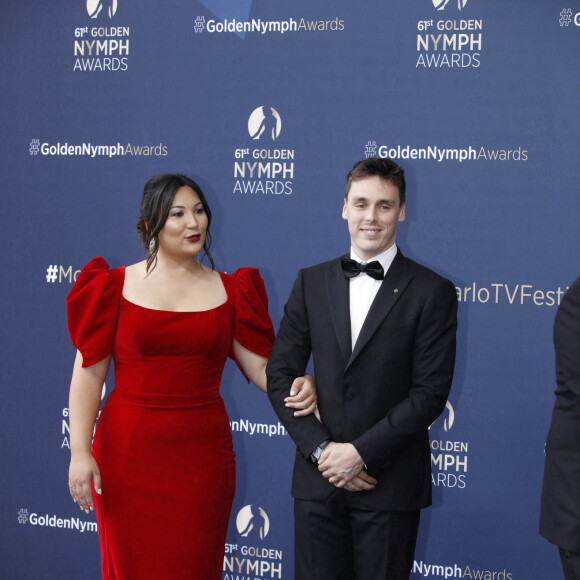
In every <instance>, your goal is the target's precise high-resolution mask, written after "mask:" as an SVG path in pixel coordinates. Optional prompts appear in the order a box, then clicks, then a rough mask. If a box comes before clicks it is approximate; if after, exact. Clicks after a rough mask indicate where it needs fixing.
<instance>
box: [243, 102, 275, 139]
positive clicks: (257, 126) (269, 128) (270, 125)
mask: <svg viewBox="0 0 580 580" xmlns="http://www.w3.org/2000/svg"><path fill="white" fill-rule="evenodd" d="M281 130H282V119H281V118H280V114H279V113H278V111H276V109H274V107H267V106H263V107H258V108H257V109H254V110H253V111H252V114H251V115H250V118H249V119H248V133H249V134H250V137H251V138H252V139H254V140H255V141H257V140H259V139H260V138H261V139H262V140H263V141H269V140H272V141H276V139H277V138H278V137H279V135H280V131H281Z"/></svg>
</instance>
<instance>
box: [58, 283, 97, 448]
mask: <svg viewBox="0 0 580 580" xmlns="http://www.w3.org/2000/svg"><path fill="white" fill-rule="evenodd" d="M77 273H78V272H77ZM106 394H107V383H103V388H102V389H101V402H103V400H104V398H105V395H106ZM68 416H69V410H68V407H65V408H64V409H63V410H62V417H63V419H62V422H61V435H62V438H63V439H62V443H61V445H60V448H61V449H70V441H69V436H70V424H69V422H68ZM100 416H101V411H100V410H99V412H98V414H97V421H98V419H99V417H100ZM97 421H95V426H94V427H93V437H94V436H95V431H96V429H97Z"/></svg>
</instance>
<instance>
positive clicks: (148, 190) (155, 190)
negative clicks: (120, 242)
mask: <svg viewBox="0 0 580 580" xmlns="http://www.w3.org/2000/svg"><path fill="white" fill-rule="evenodd" d="M183 186H187V187H191V189H193V191H195V193H197V195H198V196H199V200H200V201H201V204H202V205H203V210H204V211H205V214H206V215H207V231H206V234H205V243H204V244H203V253H204V256H203V257H205V256H207V259H208V260H209V263H210V264H211V269H212V270H213V269H214V267H215V264H214V261H213V258H212V257H211V254H210V253H209V248H210V246H211V234H210V231H209V227H210V225H211V210H210V209H209V205H208V204H207V200H206V199H205V195H204V194H203V191H202V190H201V187H199V185H197V183H195V181H193V180H192V179H189V177H185V175H178V174H176V173H159V174H158V175H154V176H153V177H152V178H151V179H150V180H149V181H148V182H147V183H146V184H145V188H144V189H143V198H142V199H141V213H140V215H139V221H138V222H137V231H138V232H139V236H140V237H141V239H142V240H143V243H144V244H145V248H147V250H148V251H149V255H148V256H147V272H149V270H151V269H153V268H155V262H156V260H157V252H158V251H159V238H158V236H157V234H158V233H159V231H160V230H161V228H163V226H164V225H165V222H166V221H167V216H168V215H169V210H170V209H171V204H172V203H173V198H174V197H175V193H176V192H177V190H178V189H179V188H180V187H183ZM151 240H153V243H151ZM203 257H202V259H203Z"/></svg>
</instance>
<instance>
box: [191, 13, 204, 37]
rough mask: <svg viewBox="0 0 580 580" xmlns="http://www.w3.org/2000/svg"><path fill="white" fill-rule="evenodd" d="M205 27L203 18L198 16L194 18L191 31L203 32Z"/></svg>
mask: <svg viewBox="0 0 580 580" xmlns="http://www.w3.org/2000/svg"><path fill="white" fill-rule="evenodd" d="M204 29H205V18H204V17H203V16H198V17H197V18H196V19H195V25H194V26H193V31H194V32H196V33H199V32H203V31H204Z"/></svg>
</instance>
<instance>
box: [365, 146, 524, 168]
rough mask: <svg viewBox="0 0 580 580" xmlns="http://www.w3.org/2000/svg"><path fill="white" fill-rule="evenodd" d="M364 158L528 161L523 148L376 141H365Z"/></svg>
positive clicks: (443, 160) (437, 160) (439, 161)
mask: <svg viewBox="0 0 580 580" xmlns="http://www.w3.org/2000/svg"><path fill="white" fill-rule="evenodd" d="M364 153H365V156H366V157H380V158H381V159H384V158H385V157H388V158H389V159H393V160H396V159H419V160H426V161H436V162H437V163H443V162H445V161H451V162H454V163H464V162H469V161H503V162H506V161H507V162H516V163H521V162H525V161H527V160H528V150H527V149H524V147H523V146H521V145H519V146H510V147H506V146H504V145H501V146H498V147H494V148H489V147H483V146H482V145H478V144H477V143H472V144H471V145H464V146H462V147H448V146H445V145H441V144H438V145H435V144H432V145H426V146H423V147H413V146H411V145H408V144H406V145H401V144H397V145H382V144H381V145H377V142H376V141H367V143H366V145H365V151H364Z"/></svg>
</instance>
